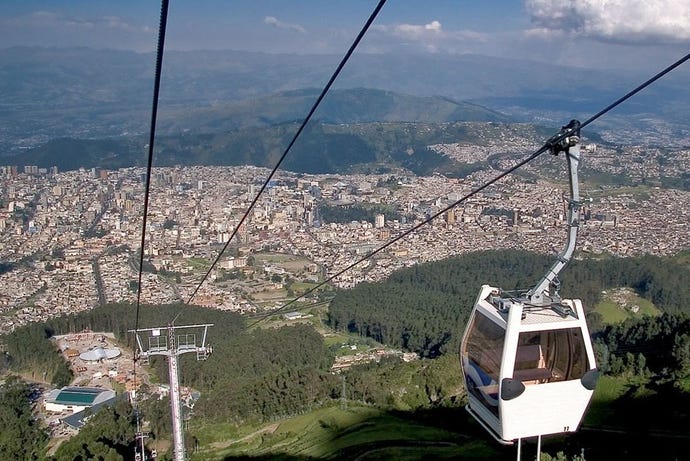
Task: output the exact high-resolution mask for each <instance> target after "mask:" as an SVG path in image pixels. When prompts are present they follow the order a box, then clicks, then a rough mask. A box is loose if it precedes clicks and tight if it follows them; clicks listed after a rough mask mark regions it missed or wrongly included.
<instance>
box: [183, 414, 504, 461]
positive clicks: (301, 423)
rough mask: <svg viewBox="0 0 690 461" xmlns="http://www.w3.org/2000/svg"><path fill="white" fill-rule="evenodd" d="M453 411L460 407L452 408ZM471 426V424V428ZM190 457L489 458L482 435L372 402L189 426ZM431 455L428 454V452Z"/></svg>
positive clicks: (490, 446) (491, 454) (491, 456)
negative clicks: (251, 421)
mask: <svg viewBox="0 0 690 461" xmlns="http://www.w3.org/2000/svg"><path fill="white" fill-rule="evenodd" d="M456 411H457V412H462V413H463V414H464V412H463V411H462V409H460V408H458V409H457V410H456ZM472 429H474V430H476V428H474V427H473V428H472ZM194 433H195V434H197V437H198V438H199V442H200V445H201V447H202V448H201V450H200V452H199V453H197V454H195V455H194V456H193V457H192V460H193V461H196V460H225V459H242V457H249V456H251V457H253V458H258V459H359V460H362V461H364V460H384V459H386V460H388V459H396V460H405V459H410V460H412V459H468V460H484V459H495V458H496V456H497V451H496V448H495V446H494V445H493V444H491V443H490V442H489V441H488V439H485V438H483V437H478V438H475V437H472V436H468V435H462V434H458V433H456V432H454V431H449V430H446V429H443V428H439V427H435V426H433V425H425V424H422V423H419V422H414V421H411V420H408V419H405V418H402V417H398V416H395V415H392V414H389V413H386V412H384V411H382V410H379V409H375V408H372V407H363V406H352V405H350V406H348V408H347V409H341V408H340V407H330V408H324V409H319V410H315V411H313V412H311V413H309V414H306V415H302V416H297V417H295V418H291V419H285V420H281V421H279V422H272V423H269V424H265V425H262V426H256V427H251V428H242V429H237V428H233V427H231V426H229V425H220V426H209V427H201V428H198V429H196V430H194ZM429 456H431V457H429Z"/></svg>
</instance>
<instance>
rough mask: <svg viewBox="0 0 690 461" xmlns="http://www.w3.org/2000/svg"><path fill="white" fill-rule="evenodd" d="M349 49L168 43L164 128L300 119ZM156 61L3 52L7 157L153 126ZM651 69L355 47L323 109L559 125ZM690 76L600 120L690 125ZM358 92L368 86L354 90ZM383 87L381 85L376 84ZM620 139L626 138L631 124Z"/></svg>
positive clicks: (344, 114) (364, 115)
mask: <svg viewBox="0 0 690 461" xmlns="http://www.w3.org/2000/svg"><path fill="white" fill-rule="evenodd" d="M340 58H341V56H335V55H274V54H262V53H249V52H237V51H194V52H179V51H170V52H166V54H165V57H164V61H163V78H162V82H161V101H160V118H159V119H160V127H161V134H166V133H167V134H172V133H179V132H205V131H211V132H219V131H223V130H228V129H240V128H248V127H257V126H258V127H265V126H270V125H271V124H275V123H283V122H287V121H293V120H297V119H301V118H302V117H303V116H304V113H305V107H307V106H308V105H309V102H310V98H313V97H314V95H315V91H316V90H304V88H319V89H320V88H322V87H323V85H324V84H325V82H326V81H327V79H328V77H329V76H330V74H331V72H332V71H333V69H335V67H336V65H337V63H338V61H339V60H340ZM153 67H154V56H153V54H151V53H147V54H139V53H135V52H128V51H115V50H93V49H88V48H70V49H58V48H6V49H0V156H2V155H7V154H13V153H17V152H20V151H23V150H25V149H26V148H31V147H36V146H38V145H41V144H43V143H45V142H47V141H50V140H51V139H57V138H66V137H71V138H80V139H84V138H92V139H93V138H104V137H120V136H131V135H140V134H143V133H145V132H146V130H147V129H148V126H149V118H150V105H151V97H152V86H153ZM648 77H649V75H640V74H636V73H635V72H622V71H621V72H615V71H597V70H592V69H581V68H574V67H564V66H557V65H545V64H543V63H534V62H527V61H520V60H509V59H508V60H507V59H496V58H490V57H486V56H477V55H444V54H437V55H421V54H420V55H404V56H403V55H395V54H383V55H373V54H370V55H368V54H357V53H356V54H355V55H354V56H353V57H352V59H351V61H350V62H349V63H348V64H347V66H346V67H345V68H344V70H343V72H342V75H341V76H340V77H339V79H338V80H337V81H336V83H335V86H334V92H333V93H331V94H329V95H328V97H327V98H326V100H324V106H323V108H322V109H321V110H320V111H319V112H318V113H317V114H316V117H317V118H318V119H320V120H322V121H324V122H328V123H345V122H347V123H355V122H365V121H420V122H443V121H451V120H494V121H497V120H499V121H505V120H507V119H506V118H502V117H509V119H510V120H514V121H523V122H538V123H543V124H547V125H549V126H554V127H559V126H560V125H561V124H563V123H565V122H567V121H568V120H570V119H571V118H574V117H575V118H577V117H579V118H585V117H588V116H590V115H592V113H594V112H595V111H598V110H599V109H601V108H602V107H604V106H605V105H607V104H608V103H610V102H611V101H613V100H615V99H616V98H618V97H620V96H621V95H623V94H624V93H626V92H627V91H629V90H630V89H631V88H633V87H634V86H636V85H638V84H639V83H640V82H641V81H643V80H645V79H646V78H648ZM687 81H688V72H687V70H686V69H679V70H678V71H677V72H674V73H673V74H671V75H669V76H668V77H667V78H664V79H663V80H661V81H660V82H658V83H657V84H655V85H654V86H653V87H651V88H650V89H648V90H647V91H645V92H644V93H643V94H641V95H639V96H636V97H635V98H634V99H633V100H631V101H630V102H628V103H626V104H625V105H623V106H621V107H619V108H617V109H616V111H615V112H614V113H612V114H610V115H608V116H607V117H606V118H605V119H602V120H601V121H598V122H597V125H596V127H593V128H595V129H597V130H601V129H602V128H603V129H616V130H621V131H626V130H627V131H630V130H634V131H644V132H645V133H646V134H647V133H651V134H662V135H663V136H666V139H669V137H671V136H673V135H674V133H687V129H688V126H690V114H689V113H688V111H687V110H686V108H687V105H688V102H690V85H688V84H687ZM363 88H367V90H362V89H363ZM353 89H360V90H359V91H355V92H349V90H353ZM345 90H348V91H345ZM374 90H380V92H372V93H367V92H369V91H374ZM339 91H342V92H341V93H339ZM403 95H407V96H403ZM415 98H431V99H423V100H415ZM444 101H445V102H444ZM424 105H427V107H426V108H424V107H423V106H424ZM501 114H503V115H501ZM623 137H627V138H629V135H628V133H624V136H623ZM645 138H648V137H647V136H645Z"/></svg>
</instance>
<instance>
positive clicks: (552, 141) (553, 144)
mask: <svg viewBox="0 0 690 461" xmlns="http://www.w3.org/2000/svg"><path fill="white" fill-rule="evenodd" d="M688 59H690V53H689V54H687V55H685V56H684V57H682V58H681V59H679V60H678V61H676V62H674V63H673V64H671V65H670V66H668V67H666V68H665V69H663V70H662V71H660V72H658V73H657V74H656V75H654V76H653V77H651V78H650V79H649V80H647V81H645V82H644V83H642V84H641V85H639V86H638V87H636V88H635V89H633V90H631V91H630V92H628V93H626V94H625V95H624V96H622V97H621V98H619V99H617V100H616V101H614V102H613V103H611V104H609V105H608V106H606V107H605V108H604V109H602V110H601V111H599V112H597V113H596V114H594V115H593V116H591V117H590V118H588V119H587V120H586V121H585V122H583V123H580V124H578V127H577V131H579V130H581V129H582V128H583V127H584V126H586V125H589V124H591V123H592V122H594V121H595V120H597V119H599V118H600V117H602V116H603V115H605V114H606V113H608V112H609V111H611V110H613V109H614V108H616V107H617V106H619V105H620V104H622V103H623V102H625V101H627V100H628V99H630V98H631V97H633V96H634V95H636V94H637V93H639V92H640V91H642V90H644V89H645V88H647V87H648V86H649V85H651V84H652V83H654V82H656V81H657V80H659V79H660V78H661V77H663V76H664V75H666V74H668V73H669V72H671V71H673V70H674V69H676V68H677V67H679V66H680V65H681V64H683V63H684V62H686V61H687V60H688ZM572 125H573V122H572V121H571V123H570V125H568V126H565V127H563V128H562V129H561V131H560V132H558V133H557V134H555V135H554V136H552V137H551V138H549V139H548V140H547V141H546V142H545V143H544V145H543V146H542V147H540V148H539V149H538V150H537V151H535V152H534V153H533V154H531V155H530V156H529V157H527V158H525V159H524V160H522V161H520V162H519V163H517V164H516V165H514V166H513V167H511V168H509V169H508V170H506V171H504V172H502V173H501V174H499V175H497V176H496V177H494V178H493V179H491V180H489V181H488V182H486V183H484V184H483V185H481V186H479V187H477V188H475V189H473V190H472V191H471V192H469V193H468V194H467V195H465V196H463V197H461V198H460V199H458V200H456V201H455V202H453V203H452V204H450V205H448V206H447V207H445V208H443V209H442V210H441V211H438V212H437V213H435V214H433V215H432V216H430V217H429V218H427V219H425V220H424V221H422V222H420V223H419V224H417V225H415V226H413V227H412V228H410V229H408V230H406V231H405V232H402V233H401V234H399V235H398V236H396V237H394V238H393V239H392V240H390V241H388V242H387V243H385V244H383V245H382V246H380V247H379V248H377V249H376V250H373V251H372V252H370V253H368V254H367V255H365V256H364V257H362V258H360V259H358V260H357V261H355V262H354V263H352V264H350V265H348V266H346V267H345V268H344V269H341V270H340V271H338V272H336V273H335V274H333V275H331V276H330V277H328V278H327V279H326V280H324V281H323V282H321V283H319V284H318V285H316V286H315V287H313V288H311V289H309V290H307V291H306V292H304V293H303V294H301V295H300V296H297V297H296V298H294V299H292V300H290V301H288V302H287V303H286V304H284V305H282V306H281V307H279V308H278V309H275V310H273V311H271V312H270V313H268V314H265V315H264V316H262V317H261V318H259V320H257V321H255V322H253V323H252V324H250V325H249V326H248V327H247V328H251V327H253V326H255V325H256V324H258V323H260V322H262V321H264V320H265V319H266V318H268V317H270V316H271V315H275V314H277V313H279V312H281V311H283V310H285V309H286V308H287V307H289V306H291V305H292V304H293V303H295V302H297V301H299V300H300V299H302V298H304V297H305V296H307V295H309V294H311V293H313V292H314V291H316V290H318V289H319V288H321V287H322V286H324V285H326V284H328V283H330V282H331V281H332V280H334V279H336V278H337V277H339V276H341V275H342V274H344V273H345V272H347V271H349V270H350V269H352V268H354V267H355V266H357V265H359V264H361V263H363V262H364V261H366V260H368V259H369V258H371V257H373V256H375V255H376V254H378V253H380V252H381V251H383V250H385V249H386V248H388V247H389V246H391V245H393V244H394V243H396V242H398V241H399V240H401V239H403V238H404V237H406V236H408V235H409V234H411V233H412V232H414V231H416V230H417V229H419V228H421V227H422V226H424V225H426V224H429V223H431V221H433V220H434V219H436V218H437V217H439V216H441V215H443V214H444V213H445V212H447V211H448V210H450V209H452V208H455V207H456V206H458V205H459V204H461V203H463V202H464V201H466V200H467V199H469V198H471V197H472V196H474V195H476V194H478V193H479V192H481V191H483V190H484V189H486V188H487V187H489V186H491V185H493V184H495V183H496V182H498V181H499V180H501V179H503V178H504V177H505V176H508V175H509V174H511V173H513V172H514V171H515V170H517V169H519V168H521V167H522V166H524V165H526V164H527V163H529V162H531V161H532V160H534V159H535V158H537V157H539V156H540V155H541V154H543V153H544V152H547V151H548V152H552V153H555V149H556V148H557V146H558V145H559V144H560V143H561V142H562V141H563V140H564V139H565V138H567V137H568V136H570V135H572V134H574V133H575V130H574V129H572V128H569V126H572Z"/></svg>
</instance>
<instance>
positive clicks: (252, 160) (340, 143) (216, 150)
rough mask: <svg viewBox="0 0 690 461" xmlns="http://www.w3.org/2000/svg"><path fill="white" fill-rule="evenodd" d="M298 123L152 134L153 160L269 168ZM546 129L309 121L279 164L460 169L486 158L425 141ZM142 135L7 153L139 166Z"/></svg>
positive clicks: (331, 169) (424, 171)
mask: <svg viewBox="0 0 690 461" xmlns="http://www.w3.org/2000/svg"><path fill="white" fill-rule="evenodd" d="M448 104H451V103H448ZM297 126H298V125H297V124H296V123H294V122H293V123H282V124H276V125H271V126H266V127H249V128H242V129H237V130H230V131H223V132H218V133H192V132H187V133H184V134H177V135H163V136H160V137H159V138H158V139H157V140H156V156H155V159H154V164H155V166H172V165H246V164H250V165H257V166H263V167H269V168H272V167H273V166H274V165H275V163H276V162H277V160H278V159H279V157H280V156H281V155H282V153H283V151H284V149H285V147H286V146H287V145H288V143H289V141H290V140H291V139H292V137H293V136H294V133H295V132H296V130H297ZM545 136H546V133H545V132H544V133H540V132H539V131H538V130H535V129H534V128H533V127H530V126H525V125H514V124H505V123H495V122H489V123H484V122H482V123H478V122H444V123H409V122H396V123H393V122H389V123H386V122H370V123H352V124H322V123H315V124H312V125H310V126H308V128H307V129H306V130H305V132H304V134H303V135H302V137H301V138H300V140H299V141H298V142H297V143H296V144H295V146H294V148H293V150H292V151H291V153H290V155H289V156H288V157H287V158H286V160H285V162H284V163H283V165H282V168H283V169H286V170H291V171H296V172H304V173H343V174H345V173H372V172H379V173H383V172H391V171H401V170H405V171H408V172H412V173H415V174H419V175H430V174H433V173H440V174H444V175H447V176H451V177H462V176H465V175H467V174H469V173H471V172H472V171H475V170H477V169H479V168H482V167H484V166H486V165H485V164H484V163H481V162H480V163H476V164H470V165H467V164H463V163H459V162H456V161H454V160H452V159H451V158H449V157H446V156H444V155H441V154H439V153H437V152H434V151H432V150H430V149H427V146H429V145H431V144H436V143H451V142H462V141H464V142H474V143H477V144H482V143H485V142H486V139H491V138H496V137H505V138H506V139H513V138H517V137H521V138H525V137H526V138H528V139H529V138H532V139H535V140H536V139H539V138H543V137H545ZM145 143H146V138H145V137H144V136H138V137H129V138H120V139H105V140H78V139H73V138H60V139H55V140H52V141H49V142H47V143H46V144H44V145H42V146H39V147H37V148H34V149H31V150H28V151H27V152H25V153H22V154H19V155H17V156H13V157H8V158H7V159H6V161H7V162H8V163H10V164H18V165H25V164H29V165H38V166H41V167H50V166H53V165H56V166H57V167H58V168H59V169H61V170H70V169H76V168H79V167H84V168H91V167H101V168H107V169H117V168H121V167H127V166H144V165H145V161H146V149H145Z"/></svg>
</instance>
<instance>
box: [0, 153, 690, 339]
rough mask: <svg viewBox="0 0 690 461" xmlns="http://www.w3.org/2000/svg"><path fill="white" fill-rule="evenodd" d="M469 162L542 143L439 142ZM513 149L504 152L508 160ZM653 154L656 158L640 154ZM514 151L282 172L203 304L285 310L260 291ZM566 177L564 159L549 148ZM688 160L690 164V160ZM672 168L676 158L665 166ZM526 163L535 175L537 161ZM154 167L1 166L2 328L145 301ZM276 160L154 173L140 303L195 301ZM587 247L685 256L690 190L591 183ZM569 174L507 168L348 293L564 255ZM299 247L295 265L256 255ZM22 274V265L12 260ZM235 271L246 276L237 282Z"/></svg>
mask: <svg viewBox="0 0 690 461" xmlns="http://www.w3.org/2000/svg"><path fill="white" fill-rule="evenodd" d="M429 148H430V149H434V150H436V151H437V152H442V153H444V154H445V155H448V156H451V157H453V158H454V159H456V160H458V161H460V162H464V163H470V164H471V163H474V162H478V161H483V160H486V158H488V157H489V155H490V154H491V153H492V152H496V151H500V152H503V153H507V154H513V155H512V156H511V157H510V158H514V159H519V158H520V157H519V155H521V154H522V155H524V153H525V152H528V151H529V150H530V149H533V148H534V146H530V145H529V143H528V142H527V141H515V140H514V139H513V140H511V141H510V143H508V142H504V143H503V144H501V143H500V142H498V141H497V142H496V144H495V145H494V146H489V147H487V146H472V145H465V144H443V145H435V146H430V147H429ZM688 154H689V153H688V151H676V152H671V153H664V154H663V155H665V157H666V159H667V160H666V161H665V162H657V161H652V160H654V159H655V158H656V157H655V156H656V155H661V154H660V153H659V152H654V151H650V150H645V149H643V148H632V147H631V148H628V149H627V151H626V152H624V153H623V154H621V153H620V152H616V151H613V150H610V149H605V148H601V147H598V146H596V145H594V144H588V145H585V146H584V149H583V157H584V161H583V163H584V165H585V166H586V167H587V168H591V169H597V170H599V171H605V172H607V173H610V174H617V175H621V174H625V175H627V176H628V177H632V178H635V177H640V178H641V180H644V179H654V178H658V177H661V176H666V177H668V176H673V175H674V171H676V172H681V171H688V169H689V167H690V165H687V162H688V159H689V158H690V155H688ZM506 158H507V157H506ZM640 158H643V159H644V158H646V159H650V160H649V161H640V160H639V159H640ZM513 161H514V160H505V161H502V162H500V163H501V164H500V165H495V166H494V168H495V169H494V168H492V169H485V170H482V171H480V172H477V173H474V174H472V175H471V176H469V177H467V178H465V179H462V180H457V179H449V178H446V177H443V176H440V175H436V176H432V177H417V176H412V175H406V174H395V175H391V174H386V175H349V176H346V175H305V174H295V173H289V172H279V173H278V174H277V176H276V177H275V178H274V179H273V180H272V181H270V183H269V184H268V187H267V190H266V191H265V192H264V193H263V194H262V195H261V196H260V198H259V200H258V201H257V202H256V204H255V206H254V208H253V209H252V210H251V213H250V214H249V215H248V219H246V221H245V222H244V224H243V225H242V226H241V227H240V228H239V229H238V231H237V232H236V233H237V235H236V236H235V238H234V239H233V241H232V242H231V245H230V246H229V249H228V251H227V252H226V253H225V254H224V255H223V257H222V258H221V259H220V261H219V263H218V264H217V265H216V266H215V268H214V269H213V271H212V272H211V273H210V277H208V280H207V281H206V282H205V283H204V284H203V285H202V286H201V288H200V290H199V291H198V292H197V294H196V295H195V297H194V298H193V300H192V303H193V304H198V305H203V306H208V307H213V308H217V309H224V310H233V311H239V312H253V311H264V310H266V309H273V308H275V307H279V306H280V305H281V303H282V302H284V300H285V299H287V298H288V296H286V295H285V292H284V291H283V295H282V296H278V297H277V298H276V297H273V298H272V297H271V296H263V297H262V296H257V295H256V294H257V293H262V292H263V293H266V292H271V291H276V290H280V289H282V288H283V287H284V286H286V282H287V281H288V280H290V281H299V282H305V283H311V284H313V283H316V282H320V281H322V280H324V279H325V278H327V277H329V276H331V275H333V274H336V273H338V272H340V271H341V270H342V269H343V268H345V267H347V266H349V265H351V264H353V263H355V262H356V261H358V260H359V259H360V258H363V257H364V256H365V255H367V254H368V253H369V252H371V251H373V250H376V249H378V248H379V247H381V246H382V245H385V244H387V243H388V242H389V241H390V240H391V239H393V238H395V237H396V236H398V235H400V234H401V233H404V232H406V231H408V230H410V229H411V228H412V227H414V226H416V225H418V224H419V223H421V222H422V221H424V220H425V219H427V218H429V217H430V216H433V215H435V214H438V213H439V212H441V211H443V210H444V209H445V208H447V207H449V206H450V205H452V204H453V203H455V202H457V201H458V200H460V199H461V198H462V197H463V196H464V195H465V194H467V193H469V192H470V191H471V190H473V189H474V188H476V187H477V186H480V185H482V184H483V183H485V182H487V181H489V180H490V179H492V178H493V177H495V176H496V175H497V174H498V173H499V172H500V169H501V168H506V167H510V166H511V162H513ZM540 161H541V164H542V165H543V164H544V163H545V162H546V161H548V162H552V163H553V164H554V165H555V166H554V168H557V169H558V171H562V170H565V165H564V163H565V162H563V160H562V159H559V158H548V159H546V158H544V159H541V160H540ZM683 162H685V164H683ZM660 165H665V168H666V170H665V171H662V170H661V169H660V168H662V167H660ZM527 170H528V171H530V172H535V171H537V170H535V167H533V166H532V165H529V166H528V167H527ZM144 173H145V171H144V170H143V169H141V168H123V169H119V170H117V171H109V170H105V169H97V168H94V169H83V168H82V169H80V170H77V171H66V172H58V171H57V169H56V168H52V169H44V168H38V167H31V166H27V167H24V168H21V169H18V168H17V167H12V166H6V167H2V168H0V174H1V177H2V179H1V181H0V193H1V194H0V197H1V201H2V211H0V232H1V233H0V258H1V260H2V261H3V264H4V266H3V272H4V273H2V275H0V283H2V286H4V287H5V288H6V289H5V290H3V293H2V294H0V313H1V314H0V318H1V320H0V332H7V331H11V330H13V329H15V328H16V327H18V326H20V325H24V324H26V323H28V322H34V321H42V320H45V319H47V318H49V317H51V316H56V315H61V314H64V313H68V312H76V311H81V310H86V309H90V308H92V307H94V306H96V305H99V304H105V303H110V302H130V301H134V300H135V299H136V293H137V277H138V264H139V251H140V246H141V243H140V242H141V229H142V216H143V198H144V184H145V174H144ZM268 174H269V170H267V169H262V168H257V167H251V166H243V167H201V166H199V167H173V168H154V170H153V176H152V189H151V200H150V208H149V212H148V221H147V235H146V245H145V249H144V254H145V267H144V273H143V279H142V293H141V300H142V302H144V303H148V304H162V303H172V302H186V301H187V300H188V299H189V297H190V296H191V295H192V293H193V292H194V290H195V289H196V288H197V286H198V284H199V282H200V281H201V280H202V277H203V276H204V274H205V273H206V271H208V270H209V268H210V266H211V263H212V262H213V261H214V260H215V258H216V257H217V256H218V254H219V252H220V250H221V248H222V247H223V245H224V244H225V243H226V242H227V241H228V239H229V238H230V236H231V235H232V234H233V233H234V232H235V229H236V227H237V225H238V223H239V222H240V219H241V217H242V216H243V214H244V213H245V211H246V209H247V207H248V206H249V205H250V203H251V202H252V200H254V198H255V197H256V195H257V193H258V192H259V190H260V188H261V186H262V185H263V184H264V182H265V179H266V178H267V176H268ZM584 180H585V186H584V188H583V197H584V198H585V203H584V204H583V207H582V227H581V229H582V230H581V234H580V239H579V242H578V246H579V248H580V249H581V251H583V252H586V253H591V254H612V255H616V256H633V255H638V254H644V253H649V254H658V255H669V254H675V253H676V252H677V251H678V250H679V249H683V248H688V247H689V246H690V232H689V230H690V229H689V227H690V193H688V192H685V191H681V190H676V189H662V188H659V187H653V186H652V187H649V186H644V187H620V188H618V187H613V186H602V187H588V186H587V185H586V180H587V177H586V174H585V175H584ZM566 189H567V186H566V183H565V174H564V172H562V173H561V175H560V177H557V178H554V179H553V180H548V179H547V178H545V177H543V175H542V176H540V179H530V180H525V178H524V177H519V176H515V175H513V176H508V177H506V178H505V179H504V180H502V181H501V182H498V183H497V184H496V185H495V186H493V187H492V188H490V189H487V190H485V191H483V192H482V193H481V194H478V195H476V196H474V197H472V198H470V199H469V200H467V201H464V202H463V203H461V204H459V205H458V206H457V207H453V208H451V209H449V210H447V211H445V212H443V213H441V214H440V215H439V216H438V218H437V219H434V220H433V221H431V223H430V224H429V225H424V226H421V227H420V228H419V229H417V230H415V231H414V232H412V233H410V235H407V236H405V237H404V238H402V239H400V240H399V241H397V242H396V243H395V244H393V245H390V246H388V247H387V248H386V249H385V251H381V252H378V253H377V254H376V256H375V257H374V258H371V259H368V260H366V261H365V262H362V263H361V264H358V265H357V266H355V267H354V268H352V269H351V270H348V271H346V272H344V273H343V274H342V275H340V276H338V277H337V278H335V279H334V280H333V284H334V285H335V286H337V287H340V288H346V287H352V286H354V285H356V284H357V283H359V282H361V281H378V280H382V279H383V278H385V277H386V276H387V275H389V274H390V273H391V272H392V271H394V270H396V269H398V268H401V267H405V266H410V265H413V264H416V263H422V262H427V261H434V260H439V259H443V258H446V257H449V256H453V255H458V254H462V253H466V252H470V251H477V250H482V249H498V248H515V249H527V250H531V251H536V252H539V253H544V254H556V253H558V251H560V248H561V246H562V242H563V241H564V235H565V220H564V217H565V205H566V204H565V201H564V200H565V199H564V194H565V193H566ZM324 203H326V204H328V205H329V206H348V205H358V206H366V205H369V204H376V205H377V206H385V207H387V209H391V210H394V211H395V212H396V213H397V216H399V217H400V218H399V219H386V218H385V216H384V214H378V215H376V217H375V219H374V220H372V221H371V222H368V221H351V222H344V223H336V222H325V221H324V219H323V218H322V217H321V213H320V211H319V207H320V206H321V205H322V204H324ZM262 252H263V253H276V254H284V255H291V256H293V257H294V258H295V259H296V260H299V261H300V263H299V264H294V265H292V266H285V265H280V264H271V263H270V262H267V261H265V260H262V261H259V260H258V259H255V257H254V256H255V255H257V254H259V253H262ZM10 269H11V270H10ZM229 274H236V276H228V275H229Z"/></svg>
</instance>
